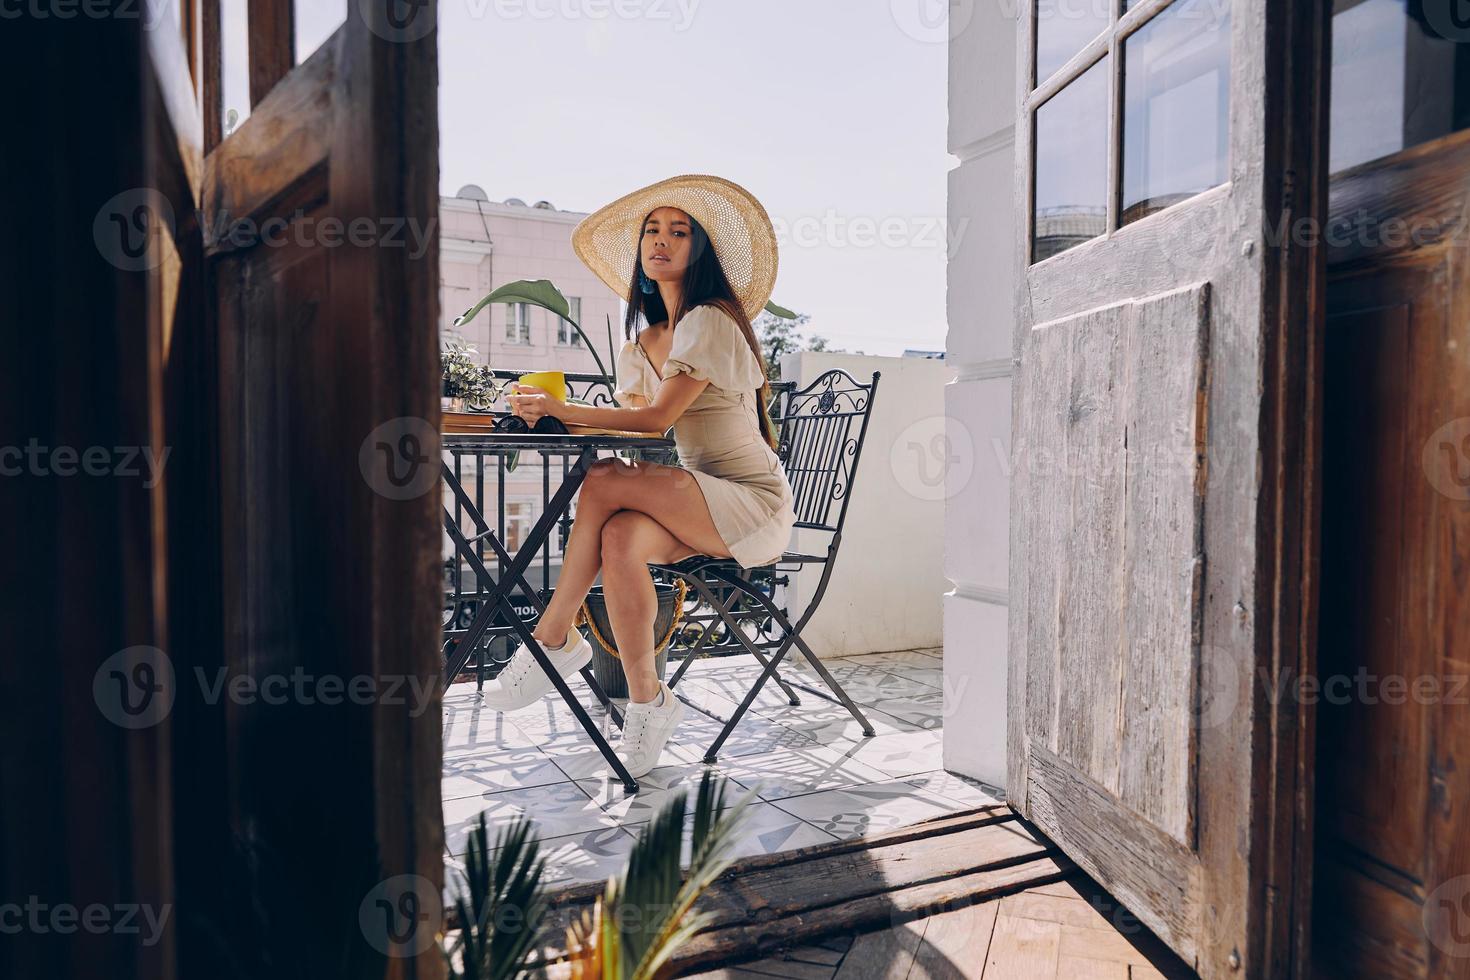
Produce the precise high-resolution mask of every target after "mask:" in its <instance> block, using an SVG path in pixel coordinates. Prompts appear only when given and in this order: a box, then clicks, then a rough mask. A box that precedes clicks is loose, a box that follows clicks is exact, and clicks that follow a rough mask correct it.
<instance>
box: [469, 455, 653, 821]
mask: <svg viewBox="0 0 1470 980" xmlns="http://www.w3.org/2000/svg"><path fill="white" fill-rule="evenodd" d="M596 456H597V453H596V451H595V450H591V449H584V450H583V452H582V454H581V455H580V456H578V457H577V462H576V463H575V464H574V465H573V466H572V467H571V468H570V469H569V470H568V474H567V477H566V479H565V480H564V481H563V483H562V485H561V486H560V487H558V488H557V491H556V493H555V494H554V495H553V496H552V498H551V502H550V503H549V504H548V505H547V508H546V510H545V511H543V512H542V514H541V517H540V518H539V519H538V520H537V521H536V523H535V525H533V526H532V528H531V531H530V533H529V534H527V535H526V540H525V542H524V543H523V544H522V546H521V549H520V551H518V552H517V554H516V556H515V558H514V559H513V560H512V561H511V562H510V564H509V566H508V567H507V568H506V571H505V574H504V575H502V576H501V577H500V580H499V581H495V580H494V579H493V577H492V576H491V575H490V570H489V569H488V568H486V567H485V563H484V562H483V561H481V560H480V557H479V555H477V554H476V553H475V550H474V549H473V548H471V547H469V546H468V543H467V542H466V541H465V537H464V535H463V533H461V532H460V530H459V526H458V525H457V524H456V523H455V521H454V518H453V515H451V514H450V513H449V508H447V507H445V508H443V510H444V522H445V529H446V531H447V532H448V533H449V536H450V538H451V539H452V540H453V541H454V543H455V547H456V549H457V550H459V551H461V552H462V553H463V554H464V556H465V558H466V560H468V561H469V563H470V567H471V568H472V569H474V572H475V575H476V579H477V580H478V581H480V582H482V583H493V584H492V585H491V587H490V589H489V591H488V593H487V595H486V596H485V599H484V605H483V607H482V608H481V609H480V611H479V612H478V613H476V615H475V618H474V619H473V620H472V621H471V623H470V626H469V628H468V629H467V630H466V631H465V634H464V636H463V637H462V638H461V640H460V643H461V646H462V647H463V649H464V652H463V654H461V653H460V650H459V648H456V651H455V661H456V663H451V664H450V665H449V671H448V673H447V675H446V680H445V683H446V684H448V683H449V682H450V681H452V680H453V679H454V677H455V676H456V674H457V672H458V671H459V670H462V669H463V668H464V664H465V663H467V662H468V661H469V658H470V656H471V654H472V653H473V651H474V647H475V645H476V644H477V643H478V642H479V640H480V637H482V636H484V634H485V631H486V630H487V629H488V628H489V626H490V620H491V618H492V617H493V616H494V615H495V611H496V609H497V608H498V607H501V606H503V607H504V608H505V610H506V613H507V616H506V619H507V620H508V621H509V623H510V625H511V628H512V629H513V630H514V631H515V633H516V634H517V635H518V636H519V637H520V638H521V644H522V645H523V646H524V647H525V648H526V649H527V650H529V651H530V653H531V656H532V657H534V658H535V660H536V663H537V665H538V666H539V667H540V668H541V670H542V671H543V672H545V674H546V676H547V678H548V679H549V680H550V681H551V684H552V687H553V688H555V689H556V692H557V694H558V695H560V696H561V699H562V700H563V701H564V702H566V705H567V707H568V708H570V709H571V711H572V714H573V715H574V716H575V717H576V719H577V722H578V724H580V725H581V726H582V729H583V731H585V732H586V733H587V736H588V738H590V739H592V743H593V744H594V745H596V746H597V750H598V751H599V752H600V753H602V757H603V759H604V760H605V761H606V762H607V764H608V766H609V767H610V768H611V769H612V770H613V772H615V773H617V775H618V778H619V779H621V780H622V782H623V787H624V788H625V789H626V790H627V791H628V792H629V793H636V792H638V781H637V780H636V779H634V778H633V776H632V775H631V774H630V773H629V772H628V769H627V767H626V766H624V765H623V760H621V759H619V758H618V756H617V753H616V752H614V751H613V750H612V747H611V746H609V745H608V743H607V740H606V739H604V738H603V737H602V733H601V732H599V731H598V730H597V726H596V725H594V724H593V723H592V718H591V716H589V715H588V714H587V709H586V708H584V707H582V703H581V702H580V701H578V700H577V698H576V696H575V695H574V694H572V690H571V688H570V687H568V686H567V683H566V680H565V679H563V677H562V676H561V674H560V673H558V672H557V670H556V668H555V667H554V666H553V665H552V663H551V661H550V659H548V658H547V656H546V653H545V651H544V650H542V649H541V644H539V643H537V642H536V639H535V638H534V637H533V636H532V635H531V628H530V627H529V626H527V625H526V624H525V622H523V621H522V620H521V618H520V615H519V614H518V613H517V611H516V608H515V606H513V605H512V604H511V601H510V596H509V595H508V592H509V589H510V584H511V583H515V582H521V583H522V587H523V589H524V590H525V592H526V594H527V595H529V596H531V597H532V602H536V601H537V600H538V599H539V597H538V596H537V595H536V591H535V589H532V588H530V585H529V583H527V582H525V575H524V573H525V570H526V568H527V567H529V566H530V563H531V558H532V557H533V556H534V555H535V553H536V551H537V550H538V549H540V547H541V544H542V542H543V541H544V540H545V539H546V537H547V536H548V535H549V534H550V533H551V529H552V528H553V527H554V526H555V519H554V517H553V515H554V514H556V513H559V512H560V511H561V510H562V509H564V508H565V507H567V506H568V505H569V504H570V502H571V498H572V496H573V495H575V493H576V491H577V488H578V487H579V486H581V483H582V480H583V479H584V478H585V477H586V474H587V468H588V467H589V466H590V465H591V463H592V461H593V460H595V459H596ZM445 473H446V474H448V475H449V477H450V479H451V481H452V479H453V474H452V472H450V471H449V470H448V468H447V467H445ZM488 540H490V541H491V542H492V547H493V546H495V545H498V544H499V542H496V541H495V539H494V536H493V535H492V536H491V537H490V538H489V539H488ZM498 551H499V549H498ZM592 683H593V684H594V685H595V684H596V681H595V679H594V680H593V682H592ZM594 691H596V692H598V693H601V688H600V687H595V688H594Z"/></svg>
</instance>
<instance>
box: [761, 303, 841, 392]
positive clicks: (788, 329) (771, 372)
mask: <svg viewBox="0 0 1470 980" xmlns="http://www.w3.org/2000/svg"><path fill="white" fill-rule="evenodd" d="M782 312H783V313H791V311H790V310H783V311H782ZM810 321H811V316H810V315H808V314H806V313H791V315H790V316H781V315H778V314H776V313H773V312H772V311H771V310H770V309H769V308H767V309H766V310H765V311H764V312H762V313H761V315H760V316H758V317H756V318H755V322H754V323H752V324H751V326H753V327H755V335H756V338H757V339H758V340H760V343H761V350H763V351H765V355H766V374H767V375H768V376H769V377H770V379H771V380H772V381H780V380H781V355H782V354H787V353H790V352H792V351H802V350H812V351H835V352H837V353H846V351H843V350H842V348H840V347H829V346H828V342H827V338H826V337H819V336H817V335H816V334H813V335H812V336H811V337H810V338H807V337H804V336H803V335H802V330H801V328H802V327H804V326H806V325H807V323H809V322H810ZM858 353H859V354H861V353H862V351H858Z"/></svg>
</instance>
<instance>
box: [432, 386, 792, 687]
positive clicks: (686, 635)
mask: <svg viewBox="0 0 1470 980" xmlns="http://www.w3.org/2000/svg"><path fill="white" fill-rule="evenodd" d="M492 373H493V374H494V376H495V377H496V378H497V379H500V380H503V381H510V380H514V379H515V378H517V377H520V376H521V375H522V374H525V373H526V372H525V371H514V370H504V369H502V370H496V371H493V372H492ZM566 378H567V387H568V389H569V394H570V396H571V397H575V398H580V399H582V400H583V401H586V402H587V403H588V404H591V405H596V406H602V407H609V408H611V407H616V404H617V403H616V401H615V399H614V398H613V394H612V393H613V382H612V379H611V378H608V377H607V376H605V375H601V374H578V373H572V372H568V373H567V376H566ZM794 387H795V385H794V384H793V383H792V382H775V383H773V384H772V385H771V389H772V401H771V415H772V418H773V419H774V420H775V421H776V424H777V425H778V426H779V425H780V418H781V411H782V406H783V405H784V404H785V398H786V395H787V394H788V393H789V392H790V391H791V390H792V389H793V388H794ZM477 410H481V411H485V412H490V411H502V412H503V411H505V405H504V404H503V403H499V402H497V403H495V404H492V405H489V406H482V407H481V408H480V409H477ZM512 455H515V456H516V457H517V458H516V460H515V463H514V464H513V465H514V469H511V468H510V467H511V465H512V464H511V457H512ZM620 455H623V456H625V457H627V458H631V459H640V460H645V461H649V462H656V463H664V464H667V465H677V464H678V454H677V453H676V452H674V451H673V450H629V451H626V452H624V453H621V454H620ZM445 458H446V461H447V462H448V464H449V468H450V470H451V471H453V473H454V475H455V478H456V479H457V480H458V481H459V483H460V486H461V487H463V488H464V491H465V493H466V495H467V496H468V497H469V499H470V500H471V501H472V502H473V504H474V506H475V508H476V509H477V510H478V511H479V512H480V513H481V514H482V515H483V516H484V517H485V519H486V520H487V521H488V522H489V523H490V524H491V525H492V526H493V528H494V530H495V532H496V536H497V537H498V539H499V540H500V541H502V542H505V543H506V545H507V548H508V549H509V550H510V552H511V553H512V554H514V553H515V551H516V550H517V548H518V544H519V543H518V541H517V540H516V539H517V538H518V536H519V535H518V534H517V533H516V532H515V531H514V529H513V527H512V526H511V525H512V524H513V523H514V522H515V521H517V520H521V521H525V525H524V526H525V527H526V528H529V527H530V526H531V524H532V523H534V522H535V521H536V519H537V518H538V517H539V516H540V515H541V513H542V512H543V511H544V510H545V508H546V506H547V504H548V502H549V501H550V499H551V495H552V493H553V492H554V491H555V486H554V485H553V481H552V475H553V473H554V471H555V469H556V468H557V467H560V468H561V473H560V475H559V476H558V478H557V480H556V481H555V483H556V484H557V485H559V484H560V483H561V481H562V479H564V478H565V476H566V473H567V470H568V469H569V468H570V467H571V462H572V461H571V459H570V458H567V457H559V458H558V457H550V458H548V457H545V456H542V455H541V454H540V453H535V452H530V451H522V452H519V453H516V452H514V451H512V450H508V449H500V448H490V447H485V446H466V447H459V446H455V447H446V449H445ZM528 489H529V490H530V492H531V494H532V497H531V499H532V501H533V502H535V501H537V500H538V498H539V502H535V503H534V505H533V507H532V508H531V511H530V512H529V514H526V515H515V514H513V513H511V512H510V511H509V507H508V505H510V504H513V503H518V502H521V501H516V500H514V499H513V498H514V497H515V496H518V495H519V496H520V497H521V498H522V501H524V499H525V494H526V491H527V490H528ZM517 490H519V494H518V493H517ZM444 502H445V506H446V507H448V508H449V510H450V513H451V514H453V515H454V519H455V522H456V523H457V524H458V525H459V527H460V529H461V530H462V531H463V532H465V535H466V537H468V538H469V539H470V540H471V541H474V545H473V546H474V548H475V549H476V554H477V555H478V557H479V558H480V560H481V561H483V562H484V563H485V564H486V566H487V567H488V568H490V569H492V572H493V573H495V574H503V573H504V568H503V567H502V565H501V563H500V562H499V561H498V559H497V557H496V555H495V552H494V551H493V549H491V548H490V547H489V545H488V542H486V541H485V540H483V539H480V540H476V537H477V535H478V533H479V530H480V529H479V528H476V527H475V526H474V525H473V522H472V521H471V520H470V517H469V512H468V511H467V510H466V509H465V507H464V505H463V502H462V501H461V500H460V499H459V498H458V497H456V496H455V495H454V494H452V493H450V492H449V491H448V489H447V488H446V490H445V501H444ZM575 511H576V503H575V502H574V503H573V505H572V510H571V512H569V513H568V515H567V516H566V517H564V518H562V519H561V520H560V521H559V522H558V525H557V529H556V531H555V532H553V534H552V537H551V539H549V540H548V541H547V543H546V545H545V546H543V548H542V550H541V554H540V556H539V557H538V558H537V559H536V562H535V563H534V564H533V565H532V568H531V569H528V571H527V573H526V580H527V581H528V582H530V583H531V584H532V586H533V587H535V588H537V589H538V591H540V593H541V594H542V595H543V596H546V595H548V594H549V593H550V592H551V590H553V589H554V588H555V587H556V581H557V578H558V577H559V575H560V573H561V554H562V551H563V549H564V548H565V547H566V542H567V538H568V537H569V536H570V534H571V529H572V522H573V520H574V518H575ZM444 541H445V549H444V553H445V554H446V555H447V556H449V557H447V558H446V560H445V563H444V573H445V597H444V620H443V622H444V636H443V641H444V643H445V645H446V646H447V645H448V644H450V643H451V642H454V641H457V640H458V638H459V637H461V636H463V635H464V633H465V631H466V629H467V628H468V626H469V624H470V622H471V621H472V620H473V619H474V616H475V613H476V612H477V611H478V608H479V604H480V603H481V602H482V601H484V594H485V593H484V590H483V589H482V588H481V587H480V583H479V582H478V581H477V580H476V578H475V574H474V572H473V570H472V569H471V568H470V565H469V564H468V562H466V561H464V560H463V559H461V558H460V557H459V555H458V554H457V553H456V552H455V551H454V549H453V547H452V546H450V545H449V537H448V535H447V534H446V535H445V537H444ZM553 542H555V547H553ZM537 566H539V567H537ZM746 576H747V579H748V580H749V581H760V582H763V583H764V584H765V585H766V586H767V588H766V594H767V595H768V596H770V597H772V599H773V601H775V603H776V605H777V606H778V607H780V608H782V609H783V611H784V609H785V594H786V591H785V590H786V589H787V587H788V586H789V585H790V581H789V576H788V574H787V573H786V572H785V571H782V570H781V569H780V568H779V566H778V567H777V568H776V569H753V570H751V571H749V572H747V573H746ZM655 578H656V579H657V580H660V581H663V580H665V577H664V576H663V574H662V573H655ZM717 594H718V595H719V598H720V600H721V601H728V600H729V599H730V595H729V591H727V590H720V591H719V592H718V593H717ZM511 601H512V603H513V604H514V605H515V606H516V608H517V609H518V611H519V612H520V614H521V615H522V617H523V619H524V620H525V621H526V622H528V623H534V622H535V621H536V615H537V614H536V609H535V605H534V604H533V603H532V601H531V599H530V597H529V596H526V595H525V594H524V592H522V591H521V590H517V591H516V592H514V593H512V596H511ZM731 613H732V615H733V616H734V617H735V619H736V621H737V622H738V623H739V624H740V626H741V628H742V629H744V630H745V631H746V635H747V636H749V637H750V638H751V639H752V640H753V641H754V642H755V643H756V644H757V645H758V646H761V647H763V648H771V647H774V646H776V645H777V639H776V637H775V636H774V635H773V634H772V632H771V626H772V624H771V622H770V619H769V617H768V616H766V615H764V614H762V613H761V612H760V610H759V609H758V608H755V607H754V606H753V603H751V602H750V601H749V600H745V599H743V598H742V599H740V600H737V602H736V604H735V605H734V606H733V607H732V609H731ZM497 627H498V628H497ZM706 632H708V634H709V635H708V637H707V638H705V639H704V645H703V648H702V652H704V653H708V654H709V655H711V656H728V655H732V654H737V653H742V652H744V651H743V648H742V647H741V646H740V644H739V642H738V641H737V640H735V639H734V638H733V637H731V636H730V635H729V634H728V633H727V631H726V627H725V625H724V624H723V623H721V622H720V621H719V616H718V614H717V613H716V612H715V611H714V610H713V609H712V608H710V607H708V606H707V605H705V604H703V603H701V602H699V601H698V599H697V598H696V596H695V593H694V592H693V590H691V591H690V592H689V597H688V599H687V600H686V604H685V608H684V614H683V617H682V618H681V620H680V623H679V628H678V629H677V630H676V631H675V633H674V636H673V639H672V640H671V641H670V644H669V657H670V659H678V658H680V657H682V656H683V654H684V653H685V652H687V651H689V650H690V649H692V648H693V647H695V646H696V645H697V644H699V642H700V640H701V638H702V637H705V634H706ZM513 651H514V646H513V641H512V639H511V636H510V628H509V625H508V624H507V623H505V622H503V621H502V620H500V619H499V618H497V619H496V620H494V621H492V627H491V629H489V630H488V631H486V633H485V637H484V638H483V639H482V640H481V641H480V644H479V648H478V649H477V650H476V652H475V656H474V657H473V658H472V659H471V663H472V664H473V665H474V666H473V670H474V672H475V673H476V675H477V677H478V678H479V679H481V680H483V679H488V678H491V677H494V676H495V675H496V674H497V673H499V672H500V670H501V668H502V667H503V666H504V665H505V663H506V662H507V661H508V660H509V659H510V655H511V653H512V652H513Z"/></svg>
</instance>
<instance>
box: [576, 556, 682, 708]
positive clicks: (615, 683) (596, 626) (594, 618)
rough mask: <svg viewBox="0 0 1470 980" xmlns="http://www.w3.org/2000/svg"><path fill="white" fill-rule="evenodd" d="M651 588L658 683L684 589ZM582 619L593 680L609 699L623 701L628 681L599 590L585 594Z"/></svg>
mask: <svg viewBox="0 0 1470 980" xmlns="http://www.w3.org/2000/svg"><path fill="white" fill-rule="evenodd" d="M653 587H654V592H655V594H656V595H657V596H658V612H657V614H655V616H654V617H653V638H654V643H655V646H654V661H653V670H654V673H655V674H656V675H657V676H658V678H659V680H663V677H664V669H665V668H666V667H667V666H668V662H669V640H670V639H671V638H672V637H673V635H674V630H675V628H676V627H677V626H678V625H679V620H681V619H682V618H683V617H684V591H685V585H684V583H683V582H679V583H677V584H675V585H670V584H668V583H664V582H655V583H654V585H653ZM582 618H583V619H584V620H585V621H586V622H587V625H588V627H589V629H588V636H587V641H588V642H589V643H591V644H592V674H593V676H594V677H596V678H597V683H599V684H601V685H602V689H603V690H604V691H606V692H607V696H608V697H610V698H626V697H627V696H628V678H627V676H626V675H625V674H624V673H623V665H622V664H621V663H620V662H619V660H618V650H617V637H615V636H614V635H613V630H612V623H611V622H610V621H609V620H608V618H607V599H606V597H605V596H604V595H603V592H602V586H600V585H594V586H593V587H592V589H591V590H590V591H589V592H588V593H587V598H586V600H585V601H584V602H583V603H582Z"/></svg>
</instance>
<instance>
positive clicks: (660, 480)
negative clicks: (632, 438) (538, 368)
mask: <svg viewBox="0 0 1470 980" xmlns="http://www.w3.org/2000/svg"><path fill="white" fill-rule="evenodd" d="M620 510H629V511H635V512H637V513H641V514H646V515H648V516H649V517H651V518H652V519H653V522H654V523H656V524H657V525H659V526H660V527H662V528H664V529H665V530H666V531H667V532H668V534H669V536H670V539H671V540H673V541H674V542H675V543H676V544H677V546H678V547H677V548H676V549H674V550H673V553H672V554H669V553H667V551H668V550H669V549H665V550H664V551H661V552H658V553H650V554H648V555H647V556H646V557H645V558H644V559H642V560H643V561H644V562H645V566H644V567H643V568H642V574H643V576H644V577H645V578H646V579H647V580H648V582H647V589H648V593H647V594H648V595H649V596H652V595H653V582H652V578H651V577H649V573H648V569H647V567H646V562H648V561H675V560H677V559H679V558H684V557H687V556H689V555H695V554H702V555H713V556H715V557H717V558H728V557H730V553H729V550H728V549H727V548H726V547H725V542H724V540H723V539H722V538H721V537H720V533H719V531H718V530H717V529H716V528H715V524H714V520H713V519H711V517H710V515H709V506H708V505H707V504H706V503H705V501H704V494H703V493H702V492H701V491H700V489H699V484H698V483H696V482H695V480H694V477H692V476H690V475H689V472H688V471H687V470H683V469H680V468H679V467H676V466H663V465H660V464H658V463H643V462H637V463H629V462H626V461H624V460H620V459H602V460H598V461H597V462H596V463H594V464H592V468H591V470H589V471H588V474H587V479H586V481H585V482H584V483H583V484H582V489H581V491H580V492H579V494H578V497H577V516H576V519H575V520H573V522H572V533H571V535H570V536H569V537H568V538H567V547H566V553H565V554H564V555H563V557H562V569H561V576H560V578H559V579H558V580H557V585H556V590H555V592H554V593H553V594H552V597H551V601H550V602H549V603H547V605H546V612H545V613H544V614H543V615H542V617H541V621H540V622H539V623H537V625H536V629H535V631H534V635H535V637H536V639H537V640H538V641H539V642H542V643H550V644H552V645H557V644H560V643H561V642H562V641H563V640H564V639H566V635H567V632H568V631H569V630H570V629H571V628H572V620H573V619H574V618H575V617H576V615H577V610H578V609H579V608H580V607H581V605H582V600H583V599H584V598H586V596H587V590H588V589H590V588H592V583H593V582H594V581H596V579H597V573H598V572H599V571H603V572H604V575H606V570H605V568H604V565H605V559H606V555H605V553H604V541H603V530H604V527H605V525H606V524H607V523H608V521H609V519H610V518H612V516H613V515H614V514H616V513H617V512H618V511H620ZM640 540H641V538H640ZM609 591H612V590H611V589H609ZM620 591H625V590H620ZM610 601H613V600H611V599H610ZM649 608H652V604H651V603H650V607H649ZM609 613H610V614H611V609H609ZM652 628H653V614H652V613H649V614H648V630H649V633H650V634H651V633H652ZM613 630H614V632H616V631H617V627H616V625H614V627H613ZM649 647H650V650H651V648H652V642H651V640H650V643H649ZM649 675H650V676H652V661H651V660H650V661H649ZM629 693H630V694H635V700H637V698H636V690H635V688H633V687H632V685H631V677H630V686H629ZM656 693H657V686H656V685H654V686H653V688H652V691H651V693H649V697H652V696H654V695H655V694H656Z"/></svg>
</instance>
